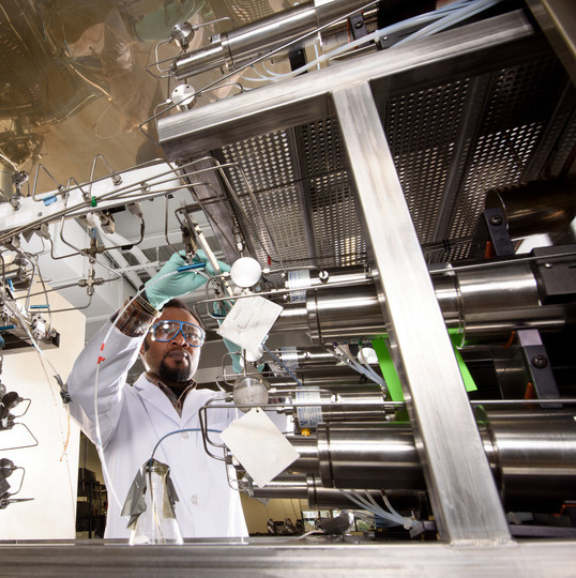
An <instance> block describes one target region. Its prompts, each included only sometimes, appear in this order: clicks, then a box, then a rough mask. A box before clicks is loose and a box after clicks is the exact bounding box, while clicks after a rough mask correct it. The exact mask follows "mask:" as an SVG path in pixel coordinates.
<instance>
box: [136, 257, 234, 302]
mask: <svg viewBox="0 0 576 578" xmlns="http://www.w3.org/2000/svg"><path fill="white" fill-rule="evenodd" d="M201 264H204V266H202V265H201ZM194 265H196V268H190V269H186V267H194ZM218 265H219V266H220V269H221V270H222V272H224V271H230V267H229V266H228V265H226V263H222V262H221V261H218ZM179 269H183V270H181V271H180V270H179ZM176 271H177V272H176ZM199 271H206V272H207V273H209V274H210V275H216V272H215V271H214V268H213V267H212V265H210V263H209V262H208V259H206V253H204V251H202V250H199V251H198V253H197V254H196V256H195V257H194V259H192V263H191V264H188V263H186V261H184V259H183V258H182V255H181V254H179V253H174V255H172V257H170V259H168V261H166V263H165V264H164V266H163V267H162V269H160V271H158V273H156V275H154V277H152V279H150V281H148V282H147V283H146V300H147V301H148V302H149V303H150V305H152V306H153V307H155V308H156V309H161V308H162V306H163V305H164V304H165V303H167V302H168V301H170V299H172V298H174V297H179V296H181V295H186V294H187V293H191V292H192V291H194V290H195V289H198V287H202V285H204V284H205V283H206V281H207V279H206V277H205V276H204V275H202V274H200V273H199ZM170 273H172V274H171V275H170ZM162 277H164V278H162Z"/></svg>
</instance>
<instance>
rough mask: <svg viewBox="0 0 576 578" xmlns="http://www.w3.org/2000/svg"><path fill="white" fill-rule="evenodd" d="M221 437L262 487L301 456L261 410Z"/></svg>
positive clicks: (255, 410)
mask: <svg viewBox="0 0 576 578" xmlns="http://www.w3.org/2000/svg"><path fill="white" fill-rule="evenodd" d="M221 438H222V441H223V442H224V443H225V444H226V445H227V446H228V448H229V449H230V451H231V452H232V454H233V455H234V457H235V458H236V459H237V460H238V461H239V462H240V463H241V464H242V466H243V467H244V469H245V470H246V471H247V472H248V473H249V474H250V476H251V477H252V479H253V480H254V483H255V484H256V485H257V486H258V487H260V488H262V487H263V486H265V485H266V484H267V483H268V482H270V481H271V480H273V479H274V478H275V477H276V476H277V475H278V474H280V473H282V472H283V471H284V470H285V469H286V468H287V467H288V466H289V465H290V464H291V463H292V462H294V461H295V460H297V459H298V458H299V457H300V454H299V453H298V452H297V451H296V450H295V449H294V447H293V446H292V444H291V443H290V442H289V441H288V440H287V439H286V438H285V437H284V436H283V435H282V432H281V431H280V430H279V429H278V428H277V427H276V426H275V425H274V423H273V422H272V420H271V419H270V418H269V417H268V416H267V415H266V414H265V413H264V411H262V410H261V409H260V408H256V409H251V410H250V411H249V412H248V413H246V414H244V415H243V416H242V417H241V418H240V419H237V420H236V421H234V422H233V423H232V424H230V425H229V426H228V427H227V428H226V429H225V430H224V431H223V432H222V434H221Z"/></svg>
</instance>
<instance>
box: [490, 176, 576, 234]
mask: <svg viewBox="0 0 576 578" xmlns="http://www.w3.org/2000/svg"><path fill="white" fill-rule="evenodd" d="M575 193H576V181H575V180H574V179H573V178H571V179H550V180H542V181H533V182H529V183H519V184H515V185H510V186H506V187H499V188H497V189H492V190H490V191H488V193H487V194H486V201H485V203H484V205H485V207H486V208H487V209H492V208H498V209H500V210H501V211H502V212H503V213H504V214H505V215H506V221H507V223H508V230H509V232H510V236H511V237H512V238H513V239H515V238H522V237H526V236H528V235H534V234H536V233H554V232H559V231H563V230H564V229H566V228H567V227H569V226H570V223H571V222H572V221H573V220H574V217H576V194H575Z"/></svg>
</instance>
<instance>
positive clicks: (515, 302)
mask: <svg viewBox="0 0 576 578" xmlns="http://www.w3.org/2000/svg"><path fill="white" fill-rule="evenodd" d="M432 281H433V284H434V288H435V292H436V297H437V299H438V302H439V305H440V309H441V311H442V314H443V316H444V319H445V321H446V325H447V327H448V328H449V329H455V330H458V331H459V332H460V333H462V335H463V338H465V339H466V340H467V341H468V342H470V343H480V342H486V341H491V342H493V341H495V340H498V339H502V340H504V339H508V337H509V335H510V332H511V331H512V330H514V329H516V328H517V327H518V326H524V327H533V328H537V329H541V330H544V331H548V330H560V329H562V328H563V327H564V325H565V320H566V318H567V310H566V307H565V306H563V305H541V304H540V298H539V294H538V285H537V281H536V278H535V276H534V273H533V271H532V269H531V267H530V265H529V263H527V262H523V261H510V262H509V263H506V264H504V265H499V266H495V267H494V266H492V267H490V266H486V267H482V268H477V269H473V270H462V271H458V270H452V269H450V268H446V269H445V271H443V272H440V273H438V272H435V274H433V275H432ZM273 331H275V332H276V331H305V332H307V333H308V334H309V336H310V338H311V339H312V341H313V342H315V343H329V342H331V341H337V340H341V339H350V338H353V337H370V336H377V335H382V334H384V333H386V324H385V320H384V319H383V316H382V309H381V307H380V304H379V303H378V296H377V294H376V290H375V288H374V286H371V285H358V286H354V287H343V288H332V289H326V290H320V291H312V290H309V291H308V292H307V295H306V302H305V304H295V305H294V304H293V305H290V304H288V305H285V306H284V311H283V312H282V314H281V315H280V317H279V319H278V320H277V321H276V323H275V325H274V329H273Z"/></svg>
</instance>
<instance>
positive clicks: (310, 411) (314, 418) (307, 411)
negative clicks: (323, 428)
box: [296, 386, 322, 428]
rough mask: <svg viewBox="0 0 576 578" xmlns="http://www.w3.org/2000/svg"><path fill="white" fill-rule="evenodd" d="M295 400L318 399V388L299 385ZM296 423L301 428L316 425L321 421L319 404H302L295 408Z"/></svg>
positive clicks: (307, 400)
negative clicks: (302, 405)
mask: <svg viewBox="0 0 576 578" xmlns="http://www.w3.org/2000/svg"><path fill="white" fill-rule="evenodd" d="M296 399H297V401H302V402H309V401H318V402H319V401H320V390H319V389H318V388H317V387H310V386H308V387H300V388H298V389H297V390H296ZM297 414H298V423H299V424H300V427H301V428H308V427H316V426H317V425H318V424H319V423H320V422H321V421H322V408H321V407H320V406H304V407H299V408H298V410H297Z"/></svg>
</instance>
